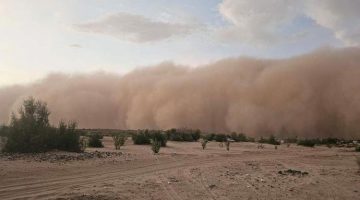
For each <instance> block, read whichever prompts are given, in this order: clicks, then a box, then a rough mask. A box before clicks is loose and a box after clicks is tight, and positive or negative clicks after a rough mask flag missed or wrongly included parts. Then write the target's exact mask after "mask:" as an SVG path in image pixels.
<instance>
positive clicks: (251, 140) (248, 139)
mask: <svg viewBox="0 0 360 200" xmlns="http://www.w3.org/2000/svg"><path fill="white" fill-rule="evenodd" d="M247 141H248V142H255V138H252V137H248V138H247Z"/></svg>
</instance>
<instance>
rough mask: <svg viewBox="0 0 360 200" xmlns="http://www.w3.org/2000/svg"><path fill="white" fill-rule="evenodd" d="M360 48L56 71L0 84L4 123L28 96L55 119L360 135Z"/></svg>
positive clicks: (94, 125)
mask: <svg viewBox="0 0 360 200" xmlns="http://www.w3.org/2000/svg"><path fill="white" fill-rule="evenodd" d="M359 77H360V49H359V48H346V49H321V50H318V51H315V52H312V53H310V54H306V55H303V56H297V57H294V58H289V59H283V60H265V59H255V58H246V57H240V58H232V59H225V60H221V61H218V62H216V63H213V64H209V65H206V66H200V67H197V68H189V67H186V66H177V65H174V64H172V63H163V64H160V65H157V66H153V67H148V68H144V69H138V70H135V71H133V72H131V73H129V74H126V75H124V76H120V75H117V74H110V73H97V74H77V75H65V74H52V75H49V76H48V77H46V78H45V79H43V80H40V81H38V82H36V83H33V84H30V85H25V86H12V87H6V88H0V122H4V123H6V122H8V121H9V115H10V113H11V111H16V109H17V108H18V107H19V105H20V103H21V102H22V100H23V99H24V98H26V97H28V96H34V97H35V98H39V99H41V100H43V101H46V102H47V103H48V105H49V108H50V110H51V111H52V115H51V116H50V118H51V120H52V121H53V122H57V121H58V120H60V119H67V120H76V121H78V122H79V125H80V127H86V128H121V129H142V128H151V129H168V128H179V127H188V128H199V129H202V130H205V131H223V132H229V131H237V132H240V131H241V132H244V133H246V134H248V135H252V136H259V135H269V134H271V133H273V134H277V135H279V134H280V135H290V136H294V135H297V136H303V137H318V136H336V137H359V136H360V93H359V88H360V78H359Z"/></svg>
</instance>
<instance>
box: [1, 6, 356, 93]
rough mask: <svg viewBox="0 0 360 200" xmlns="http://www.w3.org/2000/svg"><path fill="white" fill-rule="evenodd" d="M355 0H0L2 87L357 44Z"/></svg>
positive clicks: (298, 52)
mask: <svg viewBox="0 0 360 200" xmlns="http://www.w3.org/2000/svg"><path fill="white" fill-rule="evenodd" d="M359 10H360V1H359V0H341V1H340V0H316V1H314V0H297V1H294V0H257V1H253V0H171V1H170V0H151V1H149V0H57V1H55V0H0V86H4V85H11V84H17V83H25V82H29V81H34V80H36V79H39V78H41V77H44V76H45V75H46V74H48V73H52V72H64V73H74V72H93V71H98V70H103V71H110V72H117V73H125V72H128V71H131V70H132V69H134V68H136V67H145V66H149V65H153V64H156V63H160V62H163V61H174V62H175V63H180V64H188V65H192V66H196V65H199V64H204V63H209V62H211V61H214V60H218V59H221V58H226V57H236V56H242V55H248V56H256V57H265V58H282V57H289V56H292V55H297V54H301V53H305V52H308V51H311V50H313V49H316V48H321V47H324V46H335V47H343V46H358V45H359V44H360V12H359Z"/></svg>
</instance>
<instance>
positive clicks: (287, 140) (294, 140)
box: [285, 137, 298, 143]
mask: <svg viewBox="0 0 360 200" xmlns="http://www.w3.org/2000/svg"><path fill="white" fill-rule="evenodd" d="M297 141H298V139H297V137H294V138H286V139H285V142H286V143H297Z"/></svg>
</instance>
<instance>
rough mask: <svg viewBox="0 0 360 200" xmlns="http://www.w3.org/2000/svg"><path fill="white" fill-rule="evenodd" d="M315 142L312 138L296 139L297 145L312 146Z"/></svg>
mask: <svg viewBox="0 0 360 200" xmlns="http://www.w3.org/2000/svg"><path fill="white" fill-rule="evenodd" d="M315 144H316V140H313V139H304V140H298V142H297V145H301V146H305V147H314V146H315Z"/></svg>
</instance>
